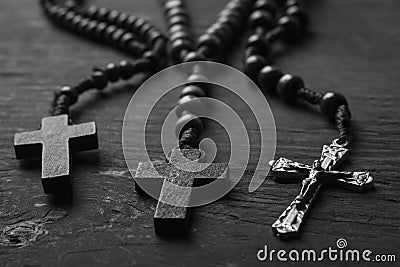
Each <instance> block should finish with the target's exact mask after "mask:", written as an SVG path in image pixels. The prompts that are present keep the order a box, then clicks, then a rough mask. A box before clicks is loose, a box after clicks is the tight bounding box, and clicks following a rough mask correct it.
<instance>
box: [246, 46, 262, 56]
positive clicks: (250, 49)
mask: <svg viewBox="0 0 400 267" xmlns="http://www.w3.org/2000/svg"><path fill="white" fill-rule="evenodd" d="M255 55H261V56H263V57H266V56H267V55H264V51H263V50H260V49H259V48H257V47H254V46H249V47H247V48H246V49H245V50H244V58H248V57H251V56H255Z"/></svg>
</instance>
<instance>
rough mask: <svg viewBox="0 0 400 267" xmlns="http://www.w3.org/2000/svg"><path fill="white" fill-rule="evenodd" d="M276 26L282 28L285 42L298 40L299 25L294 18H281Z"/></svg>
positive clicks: (299, 33) (297, 20)
mask: <svg viewBox="0 0 400 267" xmlns="http://www.w3.org/2000/svg"><path fill="white" fill-rule="evenodd" d="M278 24H279V25H280V26H281V27H282V28H283V38H284V39H285V41H288V42H294V41H297V40H298V39H299V38H300V35H301V24H300V21H299V19H297V18H296V17H294V16H283V17H281V18H280V19H279V21H278Z"/></svg>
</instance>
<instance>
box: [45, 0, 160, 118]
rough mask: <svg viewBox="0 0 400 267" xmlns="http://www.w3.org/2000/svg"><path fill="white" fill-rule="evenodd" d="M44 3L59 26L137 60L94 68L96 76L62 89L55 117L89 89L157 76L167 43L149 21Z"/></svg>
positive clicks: (101, 10)
mask: <svg viewBox="0 0 400 267" xmlns="http://www.w3.org/2000/svg"><path fill="white" fill-rule="evenodd" d="M40 3H41V7H42V9H43V11H44V13H45V14H46V15H47V17H49V19H50V20H51V21H53V22H54V23H55V24H57V25H58V26H60V27H62V28H65V29H68V30H70V31H73V32H75V33H77V34H80V35H82V36H84V37H88V38H90V39H93V40H96V41H101V42H104V43H107V44H110V45H112V46H114V47H117V48H119V49H121V50H123V51H125V52H127V53H129V54H130V55H132V56H133V57H134V58H137V59H135V60H134V61H127V60H123V61H121V62H119V63H117V64H115V63H109V64H107V66H106V67H105V68H104V69H103V68H93V72H92V74H91V75H90V76H89V77H88V78H85V79H83V80H82V81H80V82H79V83H78V84H76V85H75V86H62V87H61V88H60V89H59V90H57V91H56V92H55V95H54V100H53V104H52V111H51V114H52V115H60V114H68V113H69V107H70V106H71V105H73V104H75V103H76V102H77V101H78V97H79V95H80V94H82V93H84V92H85V91H87V90H90V89H97V90H103V89H104V88H106V87H107V85H108V84H109V83H114V82H117V81H118V80H128V79H130V78H132V77H133V75H135V74H139V73H150V74H151V73H155V72H156V71H157V70H158V69H159V68H160V67H161V63H162V62H161V61H160V60H159V59H161V58H163V57H164V56H165V49H166V41H165V38H164V36H163V35H162V34H161V32H160V31H159V30H157V29H156V28H155V27H154V26H152V25H151V24H150V23H149V22H148V21H146V20H144V19H142V18H139V17H136V16H132V15H127V14H126V13H123V12H119V11H115V10H109V9H106V8H97V7H95V6H91V7H89V8H88V9H82V8H79V7H77V6H76V5H74V4H72V5H59V4H57V3H56V2H55V1H53V0H41V1H40ZM68 3H74V2H71V1H69V2H68Z"/></svg>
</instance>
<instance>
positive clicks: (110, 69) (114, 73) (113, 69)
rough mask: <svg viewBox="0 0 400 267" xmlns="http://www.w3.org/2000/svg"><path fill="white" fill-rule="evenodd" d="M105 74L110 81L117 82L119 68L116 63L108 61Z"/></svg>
mask: <svg viewBox="0 0 400 267" xmlns="http://www.w3.org/2000/svg"><path fill="white" fill-rule="evenodd" d="M104 72H105V74H106V75H107V78H108V80H109V81H110V82H116V81H118V79H119V68H118V66H117V65H116V64H114V63H108V64H107V67H106V69H105V71H104Z"/></svg>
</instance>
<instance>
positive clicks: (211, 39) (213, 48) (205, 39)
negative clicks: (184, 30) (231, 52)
mask: <svg viewBox="0 0 400 267" xmlns="http://www.w3.org/2000/svg"><path fill="white" fill-rule="evenodd" d="M202 46H205V47H208V51H209V54H207V55H206V56H207V57H209V58H218V57H220V56H221V54H222V49H223V43H222V41H221V40H220V39H219V38H218V37H217V36H215V35H211V34H203V35H202V36H200V38H199V40H198V47H202Z"/></svg>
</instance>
